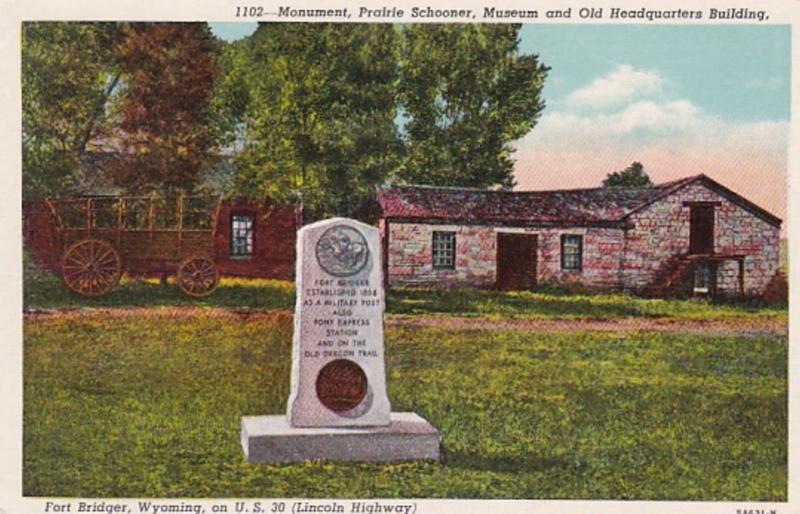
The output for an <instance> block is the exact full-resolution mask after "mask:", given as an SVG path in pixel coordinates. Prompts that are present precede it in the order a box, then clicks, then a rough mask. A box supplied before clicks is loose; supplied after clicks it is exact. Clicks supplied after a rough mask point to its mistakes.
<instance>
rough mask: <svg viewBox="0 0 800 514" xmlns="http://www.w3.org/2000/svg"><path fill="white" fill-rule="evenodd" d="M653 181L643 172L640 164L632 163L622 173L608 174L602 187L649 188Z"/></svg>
mask: <svg viewBox="0 0 800 514" xmlns="http://www.w3.org/2000/svg"><path fill="white" fill-rule="evenodd" d="M652 185H653V181H652V180H650V177H648V176H647V173H645V171H644V166H643V165H642V163H640V162H633V163H631V165H630V166H628V167H627V168H625V169H624V170H622V171H615V172H613V173H609V174H608V175H607V176H606V178H605V180H603V187H650V186H652Z"/></svg>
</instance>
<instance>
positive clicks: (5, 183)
mask: <svg viewBox="0 0 800 514" xmlns="http://www.w3.org/2000/svg"><path fill="white" fill-rule="evenodd" d="M237 4H238V5H253V4H256V5H263V6H264V7H277V6H278V5H294V6H297V7H321V6H324V5H326V4H327V5H328V6H332V5H333V4H335V6H336V7H349V8H350V10H351V11H353V12H356V11H357V8H358V7H359V6H360V5H368V6H371V7H374V8H379V7H382V6H389V7H391V6H398V7H402V8H404V9H405V10H409V9H410V7H411V6H413V5H416V6H427V5H429V6H431V7H434V8H436V7H438V8H444V7H448V8H467V9H473V10H474V11H476V12H481V11H482V7H483V5H491V6H495V7H503V6H505V7H507V8H509V9H513V8H518V9H521V8H525V9H537V10H539V11H540V12H544V11H546V10H548V9H557V8H566V7H572V8H573V11H575V10H576V9H579V8H581V7H604V8H606V9H608V8H610V7H622V8H628V9H639V8H641V7H646V8H652V9H659V10H664V9H669V8H676V9H677V8H681V9H687V10H701V9H702V10H707V9H709V8H712V7H713V8H716V9H724V8H729V7H736V8H738V7H747V8H750V9H753V10H767V11H768V13H769V16H770V18H769V20H768V21H766V22H764V23H763V24H790V25H792V36H793V38H792V56H800V43H798V33H799V32H800V23H799V22H800V8H799V7H800V2H797V1H792V0H784V1H776V0H770V1H756V0H749V2H744V1H738V0H737V1H732V2H731V1H717V2H713V1H708V0H703V1H697V0H692V1H691V2H690V1H686V2H684V3H679V2H676V1H674V0H668V1H654V0H616V1H614V0H607V1H597V0H589V1H586V2H579V1H576V2H569V1H558V0H540V1H537V2H514V1H513V0H486V1H485V2H480V1H475V0H464V1H462V2H457V1H456V0H431V1H429V2H412V1H410V0H397V1H396V2H386V1H364V2H354V1H353V0H343V1H342V2H335V1H332V0H327V1H321V0H305V1H302V0H299V1H294V2H288V1H287V2H272V1H265V2H260V1H259V2H247V1H238V2H236V1H229V2H226V1H222V0H178V1H171V2H164V1H153V0H123V1H112V0H74V1H71V2H59V3H57V4H54V3H53V2H52V1H47V0H4V1H3V2H1V3H0V7H2V17H0V112H2V113H3V116H2V117H1V118H0V127H1V128H0V136H2V137H0V152H1V153H0V155H2V156H3V160H2V162H3V169H2V172H0V190H2V193H1V194H2V203H0V237H1V238H2V239H1V240H2V241H5V242H7V243H6V244H4V245H3V251H2V252H0V284H3V287H2V289H0V291H2V300H3V301H2V311H0V312H1V314H0V321H2V323H1V324H0V341H2V346H0V366H2V371H3V373H0V391H1V393H0V413H2V421H0V451H1V452H2V457H3V458H2V460H1V461H0V513H4V512H8V513H28V512H37V513H38V512H44V506H45V503H46V501H47V499H36V498H23V497H22V496H21V489H22V472H21V463H22V450H21V445H22V374H21V371H22V337H21V334H22V317H21V312H22V287H21V276H22V275H21V262H22V255H21V246H22V245H21V242H20V241H21V202H20V191H21V176H20V169H21V154H20V138H19V132H20V126H21V113H20V91H19V89H20V86H19V85H20V51H19V45H20V22H21V21H23V20H142V21H166V20H171V21H173V20H174V21H198V20H203V21H254V20H243V19H241V18H236V16H235V6H236V5H237ZM273 10H274V9H273ZM276 19H277V18H275V17H272V18H270V19H268V20H266V19H265V20H263V21H275V20H276ZM283 20H285V19H282V21H283ZM350 21H354V22H355V21H363V20H358V19H357V18H356V16H355V15H354V17H353V19H352V20H350ZM384 21H393V22H411V21H421V20H411V19H405V20H384ZM475 21H481V20H480V19H476V20H475ZM529 22H535V23H564V22H563V21H558V20H555V21H551V20H546V19H542V18H540V19H538V20H530V21H529ZM567 23H572V24H584V23H609V24H615V23H620V24H627V23H642V22H641V21H639V20H633V21H632V22H623V21H609V20H602V21H598V20H580V19H572V20H569V21H568V22H567ZM748 23H752V21H749V20H744V21H733V22H724V23H720V22H717V23H714V24H748ZM653 24H656V23H653ZM664 24H710V22H709V20H707V19H703V20H700V21H694V20H689V21H680V22H666V23H664ZM799 80H800V76H798V69H797V67H793V70H792V118H791V120H792V121H791V126H790V138H791V147H790V152H789V161H788V162H789V165H788V169H789V177H788V187H789V191H788V202H789V205H788V215H787V220H786V223H787V224H788V231H787V233H788V235H789V248H790V255H793V254H794V251H795V248H796V244H797V241H798V237H800V225H798V224H797V223H795V222H794V221H795V219H796V216H797V211H798V208H800V198H798V191H800V170H798V169H797V168H798V164H800V138H798V130H797V124H798V122H797V120H800V108H798V105H797V101H796V99H797V98H798V92H799V91H800V89H798V86H797V84H798V82H799ZM790 284H791V286H790V296H791V308H790V319H795V318H796V317H797V314H798V305H797V301H798V295H800V287H798V286H800V269H798V267H797V266H791V267H790ZM796 339H797V336H796V331H794V330H792V329H791V327H790V345H789V346H790V355H789V363H790V373H789V404H790V412H789V420H790V430H789V488H788V489H789V490H788V497H789V500H790V501H789V502H788V503H766V502H757V501H756V502H718V503H717V502H639V501H635V502H634V501H571V500H570V501H566V500H564V501H562V500H425V499H421V500H416V501H415V503H416V504H417V510H416V512H424V513H427V512H437V513H441V514H447V513H461V512H465V511H481V512H509V513H511V512H519V513H522V512H526V513H527V512H539V513H550V512H554V513H562V512H593V513H598V514H602V513H614V514H617V513H628V512H642V511H645V510H646V511H647V512H653V513H669V514H672V513H675V512H678V511H680V512H685V513H698V514H700V513H702V514H709V513H712V514H713V513H724V514H737V510H739V509H744V510H753V509H765V510H766V512H769V511H770V510H773V509H774V510H776V511H777V512H778V513H787V512H800V498H798V494H800V490H799V489H798V487H799V486H800V482H799V481H798V475H797V470H798V440H797V437H796V436H795V435H794V433H793V432H794V430H793V429H794V427H796V425H797V423H798V421H797V415H798V410H797V409H798V405H797V394H796V391H797V390H798V380H800V378H798V369H799V368H798V366H799V365H800V362H798V361H799V359H800V357H799V356H798V353H797V351H795V346H796V344H797V341H796ZM233 436H236V437H238V434H232V437H233ZM121 464H122V465H124V463H121ZM247 500H248V501H254V500H255V499H247ZM114 501H116V500H114ZM183 501H188V500H187V499H184V500H183ZM198 501H199V502H201V503H204V504H205V505H207V507H208V506H210V504H211V503H214V500H198ZM286 501H287V502H293V501H295V500H294V499H287V500H286ZM174 502H175V503H180V500H174ZM232 502H233V499H231V500H229V501H228V500H225V501H224V503H227V504H232ZM345 503H349V502H345ZM388 503H407V502H406V501H405V500H389V501H388ZM132 504H133V502H132ZM73 511H74V507H73ZM133 512H136V510H133ZM207 512H211V511H210V508H207Z"/></svg>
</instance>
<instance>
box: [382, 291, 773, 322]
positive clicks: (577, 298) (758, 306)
mask: <svg viewBox="0 0 800 514" xmlns="http://www.w3.org/2000/svg"><path fill="white" fill-rule="evenodd" d="M387 307H388V311H389V312H391V313H393V314H407V315H423V314H455V315H459V316H474V317H482V316H486V317H500V318H583V319H587V318H588V319H613V318H625V317H643V318H660V317H673V316H677V317H681V318H693V319H700V318H705V319H710V318H718V317H726V316H732V315H734V316H735V315H742V314H759V315H764V314H767V315H771V314H780V313H784V314H785V312H786V310H785V308H784V309H782V308H780V307H775V306H772V305H769V304H766V303H765V302H759V301H754V300H749V301H724V302H723V301H719V302H711V301H708V300H705V299H689V300H677V299H651V298H641V297H637V296H633V295H630V294H626V293H607V292H604V293H601V292H574V291H566V290H563V291H562V290H557V289H547V290H537V291H518V292H517V291H515V292H500V291H491V290H485V289H433V288H431V289H422V288H419V289H418V288H414V289H393V290H391V291H390V293H389V295H388V298H387Z"/></svg>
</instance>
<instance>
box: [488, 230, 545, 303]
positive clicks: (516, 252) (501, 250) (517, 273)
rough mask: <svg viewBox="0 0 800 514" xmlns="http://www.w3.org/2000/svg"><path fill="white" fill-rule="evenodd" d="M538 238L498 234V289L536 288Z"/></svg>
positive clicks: (524, 235) (525, 235)
mask: <svg viewBox="0 0 800 514" xmlns="http://www.w3.org/2000/svg"><path fill="white" fill-rule="evenodd" d="M537 246H538V245H537V238H536V236H535V235H531V234H497V288H498V289H501V290H504V291H513V290H525V289H533V288H534V287H536V249H537Z"/></svg>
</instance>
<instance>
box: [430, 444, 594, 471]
mask: <svg viewBox="0 0 800 514" xmlns="http://www.w3.org/2000/svg"><path fill="white" fill-rule="evenodd" d="M442 462H443V463H444V464H445V465H446V466H447V467H449V468H460V469H465V470H469V471H492V472H496V473H531V472H536V471H551V470H556V469H560V470H569V471H571V472H576V473H578V472H580V471H582V470H584V469H586V467H587V463H586V462H585V461H582V460H580V461H576V460H575V459H568V458H564V457H541V456H539V455H533V454H523V455H481V454H478V453H467V452H451V451H449V450H448V449H447V448H446V447H443V448H442Z"/></svg>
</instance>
